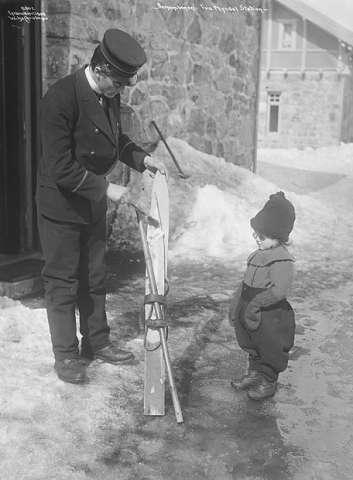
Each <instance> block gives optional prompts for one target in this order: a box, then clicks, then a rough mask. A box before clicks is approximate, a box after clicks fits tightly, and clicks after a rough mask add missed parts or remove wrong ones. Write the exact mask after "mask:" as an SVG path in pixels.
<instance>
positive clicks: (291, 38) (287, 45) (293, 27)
mask: <svg viewBox="0 0 353 480" xmlns="http://www.w3.org/2000/svg"><path fill="white" fill-rule="evenodd" d="M296 34H297V24H296V21H295V20H283V21H281V22H280V24H279V42H278V48H279V49H280V50H294V49H295V48H296Z"/></svg>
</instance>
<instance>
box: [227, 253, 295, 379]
mask: <svg viewBox="0 0 353 480" xmlns="http://www.w3.org/2000/svg"><path fill="white" fill-rule="evenodd" d="M293 262H294V259H293V257H292V256H291V255H290V254H289V252H288V251H287V249H286V248H285V247H283V246H282V245H279V246H277V247H275V248H270V249H267V250H256V251H255V252H254V253H252V254H251V255H250V257H249V258H248V263H247V270H246V272H245V276H244V282H243V283H242V284H241V286H240V287H239V289H238V291H237V292H236V293H235V295H234V297H233V299H232V302H231V309H230V319H231V321H232V323H233V325H234V328H235V333H236V337H237V340H238V343H239V346H240V347H241V348H242V349H243V350H245V351H247V352H248V353H249V370H257V371H259V372H260V373H262V374H263V375H264V376H265V377H266V378H268V380H270V381H275V380H277V377H278V374H279V372H282V371H283V370H285V369H286V368H287V364H288V352H289V350H290V349H291V348H292V346H293V343H294V331H295V321H294V312H293V310H292V307H291V306H290V304H289V303H288V301H287V300H286V296H287V293H288V290H289V288H290V285H291V283H292V278H293V270H294V268H293Z"/></svg>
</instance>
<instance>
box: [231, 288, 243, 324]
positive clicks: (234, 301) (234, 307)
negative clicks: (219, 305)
mask: <svg viewBox="0 0 353 480" xmlns="http://www.w3.org/2000/svg"><path fill="white" fill-rule="evenodd" d="M241 291H242V284H240V285H239V287H238V288H237V290H235V292H234V293H233V295H232V297H231V299H230V305H229V323H230V324H231V325H232V326H234V324H235V322H236V319H237V316H238V310H239V308H238V307H239V302H240V298H241Z"/></svg>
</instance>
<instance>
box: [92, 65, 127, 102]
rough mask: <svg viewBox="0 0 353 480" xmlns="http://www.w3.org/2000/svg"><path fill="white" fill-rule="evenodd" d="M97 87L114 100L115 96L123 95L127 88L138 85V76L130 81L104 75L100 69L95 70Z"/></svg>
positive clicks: (113, 75) (111, 75) (112, 75)
mask: <svg viewBox="0 0 353 480" xmlns="http://www.w3.org/2000/svg"><path fill="white" fill-rule="evenodd" d="M94 73H95V77H96V82H97V86H98V88H99V90H100V92H101V93H102V95H104V96H105V97H108V98H113V97H115V95H117V94H118V93H119V94H122V93H123V91H124V88H125V87H131V86H133V85H135V84H136V76H135V77H132V78H130V79H126V78H122V77H119V76H117V75H115V74H113V73H112V74H109V75H107V74H106V73H103V72H101V71H100V70H99V68H98V69H97V68H95V69H94Z"/></svg>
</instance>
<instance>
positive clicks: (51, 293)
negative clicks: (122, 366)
mask: <svg viewBox="0 0 353 480" xmlns="http://www.w3.org/2000/svg"><path fill="white" fill-rule="evenodd" d="M38 224H39V234H40V240H41V245H42V250H43V255H44V259H45V265H44V268H43V270H42V276H43V280H44V288H45V300H46V308H47V315H48V322H49V329H50V335H51V340H52V345H53V352H54V356H55V358H56V359H64V358H75V357H77V355H78V339H77V335H76V318H75V307H76V306H78V309H79V315H80V332H81V334H82V337H83V338H82V341H83V342H87V343H89V344H90V345H91V347H92V348H93V349H94V350H98V349H99V348H102V347H104V346H106V345H108V343H109V326H108V324H107V317H106V312H105V296H106V292H105V270H106V269H105V248H106V223H105V216H104V215H103V216H102V218H101V219H100V220H98V221H97V222H96V223H92V224H89V225H81V224H74V223H66V222H59V221H55V220H51V219H49V218H47V217H44V216H42V215H39V220H38Z"/></svg>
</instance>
